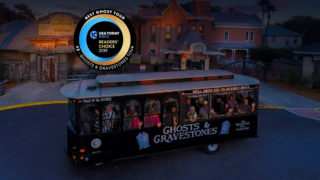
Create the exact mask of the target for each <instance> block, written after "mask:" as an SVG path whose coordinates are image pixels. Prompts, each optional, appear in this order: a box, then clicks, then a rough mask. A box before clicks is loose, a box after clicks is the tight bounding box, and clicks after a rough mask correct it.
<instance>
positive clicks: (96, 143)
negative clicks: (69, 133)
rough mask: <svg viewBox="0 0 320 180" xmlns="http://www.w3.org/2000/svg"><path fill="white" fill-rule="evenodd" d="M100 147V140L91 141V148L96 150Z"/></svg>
mask: <svg viewBox="0 0 320 180" xmlns="http://www.w3.org/2000/svg"><path fill="white" fill-rule="evenodd" d="M100 146H101V140H100V139H99V138H95V139H93V140H92V141H91V147H92V148H94V149H97V148H99V147H100Z"/></svg>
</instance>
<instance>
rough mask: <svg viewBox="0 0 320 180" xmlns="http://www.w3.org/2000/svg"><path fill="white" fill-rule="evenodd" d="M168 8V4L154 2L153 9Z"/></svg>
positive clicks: (156, 0)
mask: <svg viewBox="0 0 320 180" xmlns="http://www.w3.org/2000/svg"><path fill="white" fill-rule="evenodd" d="M167 6H168V3H165V2H162V1H159V0H154V1H153V2H152V8H157V9H165V8H166V7H167Z"/></svg>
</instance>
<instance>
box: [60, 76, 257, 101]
mask: <svg viewBox="0 0 320 180" xmlns="http://www.w3.org/2000/svg"><path fill="white" fill-rule="evenodd" d="M211 71H215V70H211ZM199 72H200V71H188V72H184V73H192V74H194V75H196V74H197V73H199ZM225 72H226V71H225ZM161 73H170V72H161ZM161 73H158V74H161ZM129 76H130V75H128V74H127V76H126V77H129ZM257 84H259V81H258V80H256V79H254V78H251V77H247V76H243V75H237V74H235V75H234V78H233V79H219V80H205V81H190V82H177V83H160V84H148V85H128V86H111V87H100V88H95V89H92V88H90V87H93V86H97V81H96V80H82V81H77V82H73V83H70V84H67V85H65V86H63V87H62V88H61V91H60V92H61V93H62V94H63V95H64V96H66V97H68V98H72V99H83V98H94V97H117V96H126V95H140V94H154V93H164V92H176V91H187V90H193V89H208V88H218V87H226V86H228V87H230V86H241V85H257Z"/></svg>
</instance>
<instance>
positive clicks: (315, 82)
mask: <svg viewBox="0 0 320 180" xmlns="http://www.w3.org/2000/svg"><path fill="white" fill-rule="evenodd" d="M312 87H313V88H316V89H320V75H314V76H313V77H312Z"/></svg>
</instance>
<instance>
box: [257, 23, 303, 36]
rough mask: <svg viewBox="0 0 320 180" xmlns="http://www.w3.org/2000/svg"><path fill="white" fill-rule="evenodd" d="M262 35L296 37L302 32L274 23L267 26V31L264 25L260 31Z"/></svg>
mask: <svg viewBox="0 0 320 180" xmlns="http://www.w3.org/2000/svg"><path fill="white" fill-rule="evenodd" d="M262 35H264V36H298V37H300V36H303V34H300V33H297V32H294V31H291V30H289V29H285V28H283V27H280V26H276V25H271V26H269V27H268V32H267V28H266V27H265V28H264V29H263V31H262Z"/></svg>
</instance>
